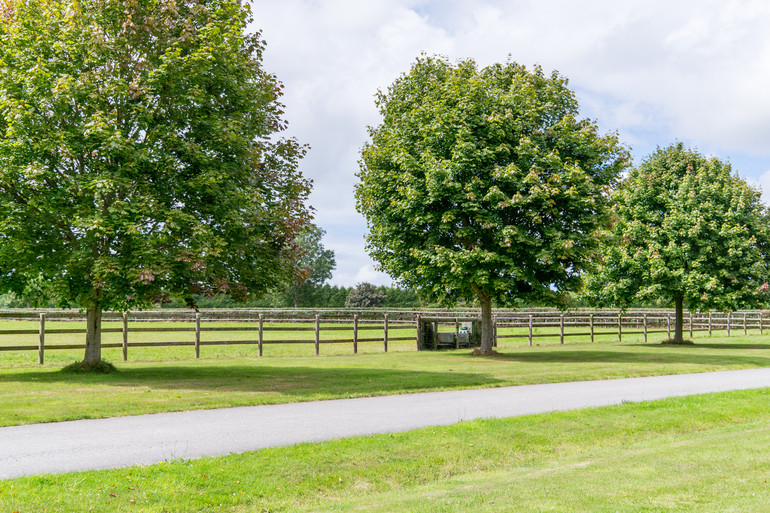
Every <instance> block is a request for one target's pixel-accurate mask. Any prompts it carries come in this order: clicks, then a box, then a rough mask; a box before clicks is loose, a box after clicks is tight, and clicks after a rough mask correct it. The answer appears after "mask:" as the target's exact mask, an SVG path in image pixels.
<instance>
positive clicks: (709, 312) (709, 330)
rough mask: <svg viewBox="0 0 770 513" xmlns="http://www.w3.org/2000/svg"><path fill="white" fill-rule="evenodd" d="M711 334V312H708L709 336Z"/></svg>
mask: <svg viewBox="0 0 770 513" xmlns="http://www.w3.org/2000/svg"><path fill="white" fill-rule="evenodd" d="M710 336H711V312H709V337H710Z"/></svg>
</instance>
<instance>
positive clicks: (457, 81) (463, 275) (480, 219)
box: [356, 57, 628, 351]
mask: <svg viewBox="0 0 770 513" xmlns="http://www.w3.org/2000/svg"><path fill="white" fill-rule="evenodd" d="M377 105H378V107H379V109H380V113H381V114H382V122H381V124H379V125H378V126H376V127H372V128H370V136H371V142H369V143H368V144H366V145H365V146H364V147H363V149H362V151H361V156H362V160H361V169H360V171H359V174H358V177H359V179H360V183H359V184H358V185H357V187H356V197H357V206H358V209H359V211H360V212H362V213H363V214H364V215H365V216H366V218H367V221H368V225H369V230H370V231H369V234H368V236H367V248H368V251H369V253H370V254H371V256H372V257H373V258H374V259H375V260H376V261H377V262H379V264H380V266H381V267H382V269H383V270H384V271H386V272H387V273H389V274H390V275H391V276H393V277H395V278H397V279H399V280H400V281H401V282H402V283H404V284H405V285H407V286H409V287H416V288H420V289H421V290H422V292H423V293H424V294H426V295H427V296H428V297H430V298H431V299H434V300H439V301H442V302H444V303H449V304H451V303H454V302H455V301H457V300H459V299H460V298H467V299H470V298H478V299H479V301H480V303H481V307H482V324H483V327H482V350H483V351H488V350H490V349H491V345H492V330H491V303H492V301H495V302H497V303H500V304H509V303H511V302H513V301H514V300H515V299H517V298H518V299H528V300H529V299H531V300H538V301H546V302H550V303H553V302H556V301H558V298H559V294H560V292H561V291H564V290H568V289H570V288H573V287H575V286H576V284H577V283H578V282H579V279H580V272H581V270H582V269H583V268H584V267H585V265H586V264H587V263H588V261H589V260H590V259H591V258H592V257H593V255H594V250H595V248H596V246H597V242H596V237H595V232H596V231H597V229H599V228H600V227H602V226H603V224H604V223H605V221H606V220H607V215H606V213H607V210H608V200H609V198H608V191H609V188H610V187H611V186H612V185H613V184H614V183H615V181H616V179H617V177H618V175H619V173H620V172H621V171H622V170H623V169H624V168H625V167H626V165H627V159H628V156H627V152H626V151H625V149H624V148H623V147H622V146H621V145H620V144H619V142H618V140H617V137H616V136H615V135H614V134H609V135H600V134H599V130H598V128H597V126H596V124H595V123H594V122H592V121H590V120H585V119H584V120H579V119H578V103H577V100H576V99H575V96H574V94H573V93H572V91H571V90H570V89H569V88H568V87H567V80H566V79H565V78H564V77H562V76H561V75H559V74H558V73H557V72H554V73H552V74H551V75H545V74H544V73H543V71H542V69H540V68H539V67H536V68H534V69H533V70H527V69H526V68H525V67H524V66H521V65H519V64H516V63H514V62H507V63H505V64H495V65H492V66H489V67H487V68H483V69H479V68H478V67H477V65H476V63H475V62H474V61H472V60H466V61H461V62H457V63H450V62H448V61H447V60H445V59H443V58H438V57H423V58H420V59H418V60H417V62H416V63H415V64H414V65H413V67H412V68H411V70H410V71H409V72H408V73H406V74H404V75H402V76H401V77H400V78H399V79H397V80H396V81H395V82H394V83H393V84H392V85H391V86H390V87H389V88H388V90H387V91H385V92H380V93H379V94H378V96H377Z"/></svg>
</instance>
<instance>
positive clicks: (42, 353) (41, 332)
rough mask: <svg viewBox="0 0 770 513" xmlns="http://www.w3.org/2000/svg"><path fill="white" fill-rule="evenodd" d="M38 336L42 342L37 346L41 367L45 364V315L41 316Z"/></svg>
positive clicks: (38, 361) (38, 360)
mask: <svg viewBox="0 0 770 513" xmlns="http://www.w3.org/2000/svg"><path fill="white" fill-rule="evenodd" d="M38 334H39V335H40V340H39V341H38V344H37V363H39V364H40V365H43V362H45V314H44V313H41V314H40V326H39V329H38Z"/></svg>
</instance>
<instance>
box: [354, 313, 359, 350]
mask: <svg viewBox="0 0 770 513" xmlns="http://www.w3.org/2000/svg"><path fill="white" fill-rule="evenodd" d="M357 353H358V314H353V354H357Z"/></svg>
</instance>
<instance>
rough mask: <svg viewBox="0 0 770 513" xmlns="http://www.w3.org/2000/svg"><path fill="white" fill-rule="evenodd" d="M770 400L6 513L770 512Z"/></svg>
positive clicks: (437, 438)
mask: <svg viewBox="0 0 770 513" xmlns="http://www.w3.org/2000/svg"><path fill="white" fill-rule="evenodd" d="M768 444H770V394H768V390H756V391H739V392H728V393H722V394H710V395H704V396H693V397H686V398H675V399H667V400H663V401H655V402H650V403H640V404H623V405H620V406H614V407H607V408H593V409H585V410H578V411H572V412H562V413H552V414H544V415H534V416H528V417H519V418H513V419H500V420H482V421H473V422H464V423H461V424H456V425H452V426H446V427H435V428H426V429H420V430H415V431H411V432H407V433H400V434H392V435H378V436H372V437H362V438H351V439H343V440H335V441H330V442H325V443H320V444H300V445H297V446H292V447H287V448H275V449H267V450H261V451H256V452H251V453H245V454H239V455H232V456H226V457H219V458H204V459H201V460H193V461H190V460H187V461H185V460H178V461H172V462H167V463H163V464H159V465H152V466H147V467H133V468H125V469H119V470H111V471H98V472H85V473H79V474H63V475H50V476H36V477H30V478H22V479H13V480H6V481H0V511H21V512H25V511H43V510H44V509H45V511H57V512H69V511H77V512H80V511H97V512H101V511H103V512H108V511H109V512H112V511H117V512H128V511H133V512H139V511H142V512H162V511H169V512H171V511H175V512H177V511H178V512H182V511H184V512H187V511H208V512H220V511H234V512H252V511H257V512H266V511H270V512H277V511H282V512H306V511H313V512H323V511H375V512H376V511H416V512H417V511H426V512H427V511H430V512H439V511H440V512H497V511H512V512H513V511H516V512H530V511H531V512H540V511H592V512H639V511H649V512H653V511H654V512H669V511H671V512H674V511H676V512H681V511H692V512H696V511H697V512H725V511H740V512H746V511H766V510H767V504H768V502H770V493H768V488H767V480H768V478H770V470H768V469H770V453H769V452H768V451H767V450H766V447H768Z"/></svg>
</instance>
